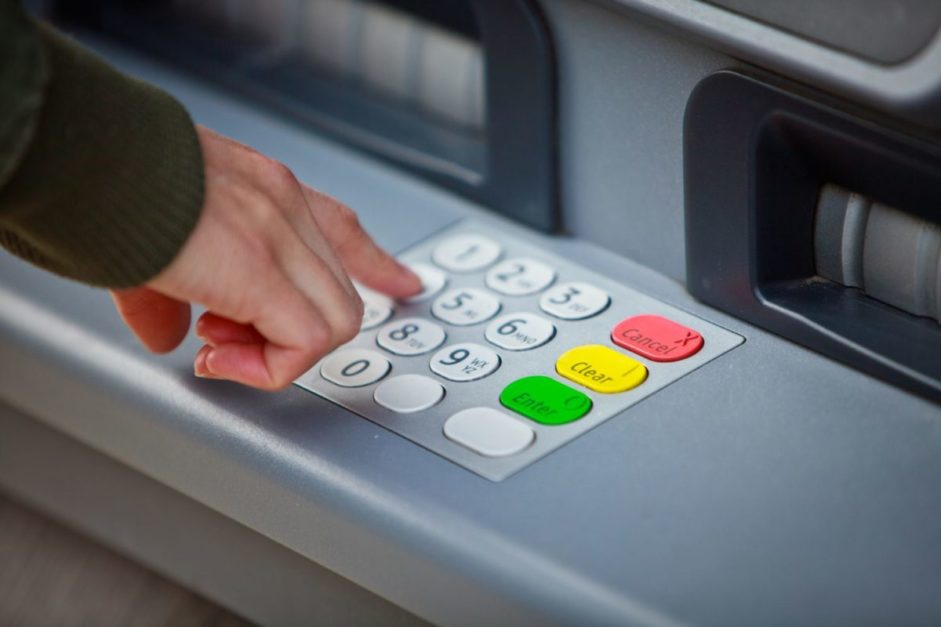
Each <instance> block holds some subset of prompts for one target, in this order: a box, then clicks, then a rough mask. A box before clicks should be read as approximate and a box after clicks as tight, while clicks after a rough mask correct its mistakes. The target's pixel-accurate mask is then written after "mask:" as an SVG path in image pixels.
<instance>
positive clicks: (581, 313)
mask: <svg viewBox="0 0 941 627" xmlns="http://www.w3.org/2000/svg"><path fill="white" fill-rule="evenodd" d="M610 304H611V297H610V296H608V293H607V292H605V291H604V290H601V289H599V288H597V287H595V286H594V285H590V284H588V283H561V284H559V285H556V286H555V287H553V288H552V289H550V290H549V291H547V292H546V293H545V294H543V295H542V298H540V299H539V307H540V309H542V310H543V311H544V312H546V313H547V314H550V315H553V316H555V317H556V318H561V319H563V320H582V319H584V318H590V317H592V316H595V315H598V314H600V313H601V312H602V311H604V310H605V309H607V308H608V305H610Z"/></svg>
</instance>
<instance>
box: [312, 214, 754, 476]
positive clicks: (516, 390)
mask: <svg viewBox="0 0 941 627" xmlns="http://www.w3.org/2000/svg"><path fill="white" fill-rule="evenodd" d="M402 261H403V262H405V263H407V264H409V265H410V267H412V268H413V269H414V270H415V271H416V272H417V273H418V274H419V276H420V277H421V279H422V282H423V285H424V288H425V289H424V290H423V292H422V293H421V294H420V295H419V296H418V297H413V298H411V299H407V300H406V301H402V302H395V301H392V300H391V299H389V298H388V297H386V296H383V295H381V294H378V293H375V292H373V291H371V290H367V289H364V288H360V293H361V295H362V296H363V301H364V312H365V313H364V317H363V324H362V327H361V332H360V334H359V336H357V337H356V338H355V339H354V340H353V341H351V342H350V343H349V344H347V345H345V346H342V347H340V348H338V349H337V350H336V351H334V352H333V353H331V354H330V355H328V356H327V357H325V358H324V359H323V360H321V362H320V363H319V364H317V365H316V366H314V368H312V369H311V370H310V371H309V372H307V373H306V374H305V375H303V376H302V377H300V378H299V379H298V380H297V381H296V383H297V385H299V386H300V387H302V388H305V389H307V390H310V391H311V392H314V393H315V394H318V395H320V396H323V397H325V398H327V399H328V400H331V401H333V402H335V403H337V404H339V405H341V406H343V407H345V408H347V409H349V410H351V411H353V412H355V413H357V414H359V415H361V416H363V417H365V418H367V419H369V420H372V421H374V422H376V423H378V424H380V425H382V426H384V427H386V428H388V429H390V430H392V431H394V432H396V433H398V434H400V435H402V436H404V437H406V438H408V439H410V440H412V441H414V442H415V443H417V444H419V445H421V446H424V447H425V448H427V449H430V450H431V451H434V452H435V453H438V454H439V455H441V456H443V457H445V458H447V459H449V460H451V461H453V462H455V463H457V464H459V465H461V466H463V467H465V468H467V469H468V470H471V471H473V472H475V473H477V474H479V475H481V476H483V477H486V478H488V479H491V480H494V481H499V480H502V479H504V478H506V477H507V476H509V475H511V474H513V473H514V472H516V471H518V470H520V469H522V468H524V467H525V466H527V465H528V464H530V463H532V462H534V461H536V460H537V459H539V458H540V457H542V456H544V455H546V454H547V453H549V452H551V451H553V450H555V449H557V448H559V447H560V446H562V445H564V444H565V443H566V442H568V441H570V440H572V439H573V438H575V437H577V436H578V435H581V434H582V433H584V432H586V431H588V430H589V429H591V428H593V427H595V426H597V425H598V424H600V423H602V422H604V421H605V420H607V419H609V418H612V417H613V416H616V415H618V414H622V413H624V411H625V410H626V409H628V408H629V407H630V406H631V405H634V404H635V403H637V402H638V401H640V400H641V399H643V398H645V397H647V396H649V395H650V394H652V393H653V392H656V391H658V390H661V389H663V388H667V389H669V388H668V386H669V385H670V384H671V383H673V382H675V381H676V380H677V379H679V378H680V377H682V376H684V375H686V374H688V373H689V372H691V371H692V370H694V369H696V368H698V367H699V366H701V365H703V364H704V363H706V362H708V361H710V360H712V359H714V358H715V357H718V356H719V355H721V354H722V353H724V352H726V351H728V350H730V349H731V348H734V347H735V346H736V345H738V344H739V343H741V341H742V338H741V337H739V336H738V335H735V334H733V333H731V332H729V331H727V330H725V329H722V328H721V327H718V326H716V325H714V324H712V323H710V322H708V321H706V320H703V319H701V318H698V317H696V316H693V315H691V314H689V313H687V312H684V311H682V310H679V309H676V308H674V307H672V306H670V305H668V304H666V303H663V302H661V301H658V300H656V299H654V298H652V297H649V296H647V295H645V294H642V293H640V292H637V291H636V290H633V289H631V288H628V287H626V286H624V285H620V284H618V283H616V282H613V281H611V280H610V279H607V278H605V277H601V276H599V275H596V274H594V273H592V272H591V271H589V270H587V269H585V268H582V267H580V266H578V265H576V264H574V263H571V262H569V261H568V260H566V259H563V258H561V257H555V256H553V255H550V254H547V253H546V252H545V251H544V250H541V249H539V248H537V247H534V246H532V245H529V244H527V243H526V242H523V241H518V240H515V239H512V238H510V237H504V236H490V235H483V234H482V233H481V232H479V231H476V230H474V229H473V228H468V229H467V230H461V231H457V232H454V233H448V234H442V235H439V236H437V237H435V238H432V240H430V241H428V242H426V243H424V244H422V245H419V246H417V247H415V248H414V249H413V250H410V251H408V252H406V253H405V254H404V255H402ZM629 416H630V412H627V413H625V415H624V417H625V419H627V418H629Z"/></svg>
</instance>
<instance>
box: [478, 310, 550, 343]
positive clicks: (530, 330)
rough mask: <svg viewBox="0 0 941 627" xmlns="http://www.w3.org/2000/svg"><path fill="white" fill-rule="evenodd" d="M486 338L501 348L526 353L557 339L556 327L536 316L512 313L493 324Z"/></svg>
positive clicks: (488, 327)
mask: <svg viewBox="0 0 941 627" xmlns="http://www.w3.org/2000/svg"><path fill="white" fill-rule="evenodd" d="M484 337H486V338H487V341H488V342H490V343H491V344H496V345H497V346H499V347H500V348H505V349H507V350H510V351H525V350H529V349H531V348H536V347H539V346H542V345H543V344H545V343H546V342H548V341H549V340H551V339H552V338H553V337H555V325H554V324H552V323H551V322H549V321H548V320H546V319H545V318H543V317H542V316H537V315H536V314H531V313H510V314H506V315H505V316H500V317H499V318H497V319H496V320H494V321H493V322H491V323H490V324H489V325H488V326H487V331H486V332H485V333H484Z"/></svg>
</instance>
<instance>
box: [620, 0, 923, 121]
mask: <svg viewBox="0 0 941 627" xmlns="http://www.w3.org/2000/svg"><path fill="white" fill-rule="evenodd" d="M604 3H605V4H608V5H610V6H614V7H619V8H621V9H623V10H629V11H631V12H632V13H634V14H635V15H638V14H641V15H644V16H646V17H648V18H652V19H654V20H657V21H659V22H662V23H663V24H664V25H669V26H671V27H673V28H679V29H681V30H682V31H684V32H685V33H687V34H688V35H691V36H693V37H695V38H697V39H701V40H703V41H704V42H706V43H707V45H708V46H710V47H715V48H716V49H718V50H721V51H723V52H726V53H728V54H730V55H733V56H735V57H737V58H740V59H742V60H744V61H746V62H749V63H754V64H755V65H759V66H762V67H765V68H768V69H770V70H773V71H774V72H778V73H780V74H783V75H785V76H790V77H793V78H796V79H798V80H800V81H803V82H807V83H810V84H812V85H815V86H817V87H820V88H822V89H824V90H825V91H832V92H834V93H837V94H840V95H843V96H847V97H849V98H850V99H852V100H855V101H860V102H864V103H866V104H867V105H870V106H873V107H876V108H878V109H881V110H883V112H887V113H890V114H891V115H900V116H904V117H907V118H908V119H910V120H913V121H917V122H919V123H921V124H926V125H928V126H930V127H933V128H938V127H939V126H941V115H939V108H938V102H939V98H941V72H939V68H941V34H938V33H936V34H935V36H934V37H933V38H932V39H931V41H930V42H929V43H928V44H927V45H926V46H924V48H923V49H922V50H921V52H920V53H919V54H917V55H915V56H914V57H912V58H911V59H910V60H908V61H905V62H903V63H899V64H896V65H881V64H878V63H872V62H870V61H867V60H865V59H860V58H858V57H856V56H853V55H851V54H847V53H845V52H841V51H839V50H833V49H831V48H827V47H824V46H821V45H820V44H817V43H815V42H813V41H809V40H807V39H804V38H802V37H800V36H798V35H794V34H792V33H789V32H786V31H783V30H780V29H778V28H775V27H774V26H770V25H767V24H764V23H762V22H759V21H756V20H754V19H751V18H748V17H746V16H744V15H739V14H737V13H733V12H731V11H727V10H724V9H721V8H719V7H716V6H710V5H708V4H704V3H702V2H699V1H698V0H604Z"/></svg>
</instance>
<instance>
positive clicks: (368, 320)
mask: <svg viewBox="0 0 941 627" xmlns="http://www.w3.org/2000/svg"><path fill="white" fill-rule="evenodd" d="M355 287H356V291H357V292H359V296H360V298H362V299H363V321H362V323H360V326H359V330H360V331H365V330H367V329H374V328H376V327H378V326H379V325H380V324H382V323H383V322H385V321H386V320H388V319H389V318H391V317H392V313H393V311H395V309H394V306H393V302H392V299H391V298H389V297H388V296H385V295H383V294H379V293H378V292H374V291H372V290H371V289H369V288H365V287H363V286H361V285H356V286H355Z"/></svg>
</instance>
